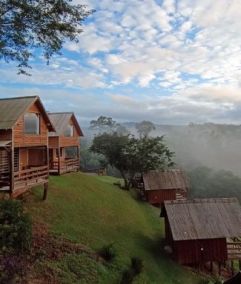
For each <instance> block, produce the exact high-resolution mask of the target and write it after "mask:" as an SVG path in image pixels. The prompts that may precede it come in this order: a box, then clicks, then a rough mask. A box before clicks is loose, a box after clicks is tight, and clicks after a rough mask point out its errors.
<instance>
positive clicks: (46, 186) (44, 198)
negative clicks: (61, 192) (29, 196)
mask: <svg viewBox="0 0 241 284" xmlns="http://www.w3.org/2000/svg"><path fill="white" fill-rule="evenodd" d="M48 188H49V183H48V182H47V183H45V184H44V194H43V200H46V199H47V195H48Z"/></svg>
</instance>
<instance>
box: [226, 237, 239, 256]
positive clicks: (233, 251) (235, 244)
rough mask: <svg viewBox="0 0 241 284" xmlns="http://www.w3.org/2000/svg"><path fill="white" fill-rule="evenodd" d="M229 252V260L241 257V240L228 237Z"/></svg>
mask: <svg viewBox="0 0 241 284" xmlns="http://www.w3.org/2000/svg"><path fill="white" fill-rule="evenodd" d="M227 254H228V259H229V260H238V259H241V241H240V240H238V241H233V240H231V239H227Z"/></svg>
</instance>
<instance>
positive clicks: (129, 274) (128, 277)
mask: <svg viewBox="0 0 241 284" xmlns="http://www.w3.org/2000/svg"><path fill="white" fill-rule="evenodd" d="M134 278H135V272H134V271H133V269H131V268H129V269H127V270H125V271H124V273H123V275H122V279H121V282H120V283H121V284H131V283H132V282H133V280H134Z"/></svg>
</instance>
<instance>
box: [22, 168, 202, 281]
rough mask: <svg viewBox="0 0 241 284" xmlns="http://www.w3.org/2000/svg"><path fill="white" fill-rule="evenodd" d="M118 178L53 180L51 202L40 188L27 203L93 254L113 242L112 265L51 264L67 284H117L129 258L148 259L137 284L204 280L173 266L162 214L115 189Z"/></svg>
mask: <svg viewBox="0 0 241 284" xmlns="http://www.w3.org/2000/svg"><path fill="white" fill-rule="evenodd" d="M114 181H115V179H114V178H111V177H98V176H88V175H85V174H82V173H73V174H68V175H64V176H61V177H51V178H50V188H49V195H48V199H47V201H45V202H42V201H41V199H40V197H41V194H42V190H41V189H37V190H35V191H34V196H35V198H33V199H31V200H30V201H28V202H26V206H27V207H28V210H29V211H30V212H31V214H32V216H33V219H36V220H41V221H44V222H46V223H47V224H48V225H49V227H50V230H51V231H52V232H54V233H55V234H57V235H62V236H64V237H65V238H67V239H70V240H72V241H75V242H78V243H82V244H84V245H86V246H88V247H90V248H92V249H94V250H99V249H100V248H101V247H102V246H104V245H107V244H110V243H113V244H114V246H115V248H116V250H117V257H116V259H115V260H114V262H113V263H111V264H108V265H104V264H99V263H94V261H93V260H90V259H89V258H88V257H87V256H86V257H84V255H81V256H76V255H68V256H67V257H66V258H64V259H63V260H61V261H58V262H55V263H53V262H52V263H47V264H44V265H49V266H51V267H52V268H54V269H56V271H57V272H58V275H59V277H60V279H61V282H62V283H118V281H119V280H120V279H121V275H122V273H123V271H124V270H125V269H126V268H127V267H128V265H129V263H130V258H131V257H133V256H137V257H140V258H142V259H143V260H144V267H145V268H144V272H143V273H142V274H141V275H140V276H139V277H138V278H137V279H136V281H135V283H162V284H174V283H175V284H176V283H185V284H196V283H202V282H200V281H201V280H200V278H198V276H197V275H195V274H193V273H191V272H190V271H188V270H186V269H183V268H182V267H181V266H178V265H177V264H175V263H174V262H172V261H171V260H170V259H169V258H168V257H167V256H165V255H164V253H163V252H162V250H161V239H162V238H163V237H164V226H163V221H162V220H161V218H160V217H159V213H160V212H159V210H158V209H155V208H153V207H151V206H150V205H148V204H146V203H144V202H140V201H137V200H136V199H135V198H133V197H132V196H131V194H130V193H129V192H126V191H122V190H120V189H118V188H117V187H115V186H113V182H114Z"/></svg>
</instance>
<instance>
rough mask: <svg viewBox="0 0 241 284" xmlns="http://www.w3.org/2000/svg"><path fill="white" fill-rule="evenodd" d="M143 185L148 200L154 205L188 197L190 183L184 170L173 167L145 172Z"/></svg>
mask: <svg viewBox="0 0 241 284" xmlns="http://www.w3.org/2000/svg"><path fill="white" fill-rule="evenodd" d="M143 187H144V195H145V198H146V200H147V201H148V202H149V203H150V204H152V205H156V206H160V204H162V203H163V202H164V201H165V200H182V199H186V197H187V192H188V188H189V185H188V180H187V177H186V175H185V174H184V172H183V171H181V170H179V169H171V170H166V171H160V170H153V171H149V172H147V173H145V174H144V175H143Z"/></svg>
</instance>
